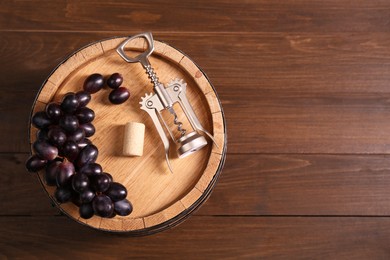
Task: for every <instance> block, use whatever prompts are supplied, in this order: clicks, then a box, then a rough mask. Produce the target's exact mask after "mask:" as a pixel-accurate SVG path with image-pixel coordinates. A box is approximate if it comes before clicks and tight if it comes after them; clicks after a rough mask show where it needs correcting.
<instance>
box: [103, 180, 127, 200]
mask: <svg viewBox="0 0 390 260" xmlns="http://www.w3.org/2000/svg"><path fill="white" fill-rule="evenodd" d="M105 194H106V195H107V196H108V197H110V199H111V200H112V201H113V202H115V201H120V200H123V199H125V198H126V196H127V189H126V187H125V186H123V185H122V184H120V183H118V182H113V183H111V185H110V187H109V188H108V190H107V191H105Z"/></svg>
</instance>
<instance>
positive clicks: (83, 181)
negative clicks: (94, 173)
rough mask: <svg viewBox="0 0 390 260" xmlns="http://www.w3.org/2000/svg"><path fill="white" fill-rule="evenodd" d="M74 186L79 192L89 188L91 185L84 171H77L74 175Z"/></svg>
mask: <svg viewBox="0 0 390 260" xmlns="http://www.w3.org/2000/svg"><path fill="white" fill-rule="evenodd" d="M72 187H73V190H75V191H77V192H79V193H80V192H83V191H85V190H87V189H88V187H89V179H88V176H87V175H85V174H83V173H77V174H76V175H74V176H73V179H72Z"/></svg>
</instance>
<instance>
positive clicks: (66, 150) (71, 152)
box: [61, 141, 79, 162]
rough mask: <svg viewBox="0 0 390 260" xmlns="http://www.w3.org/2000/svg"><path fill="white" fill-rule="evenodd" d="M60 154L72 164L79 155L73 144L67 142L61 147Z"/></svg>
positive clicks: (76, 147) (75, 145)
mask: <svg viewBox="0 0 390 260" xmlns="http://www.w3.org/2000/svg"><path fill="white" fill-rule="evenodd" d="M61 152H62V153H63V155H64V156H65V157H66V158H68V160H69V161H71V162H73V161H74V160H76V158H77V156H78V155H79V148H78V146H77V144H76V143H75V142H73V141H67V142H66V143H65V144H64V146H63V147H62V149H61Z"/></svg>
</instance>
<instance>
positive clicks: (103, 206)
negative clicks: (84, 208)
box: [92, 194, 114, 218]
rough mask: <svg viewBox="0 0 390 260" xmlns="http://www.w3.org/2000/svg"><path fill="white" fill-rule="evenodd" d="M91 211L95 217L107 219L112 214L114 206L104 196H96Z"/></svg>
mask: <svg viewBox="0 0 390 260" xmlns="http://www.w3.org/2000/svg"><path fill="white" fill-rule="evenodd" d="M92 207H93V211H94V212H95V214H96V215H98V216H101V217H104V218H107V217H109V216H111V215H112V214H113V213H114V204H113V203H112V201H111V199H110V198H109V197H108V196H106V195H104V194H100V195H96V196H95V198H94V199H93V201H92Z"/></svg>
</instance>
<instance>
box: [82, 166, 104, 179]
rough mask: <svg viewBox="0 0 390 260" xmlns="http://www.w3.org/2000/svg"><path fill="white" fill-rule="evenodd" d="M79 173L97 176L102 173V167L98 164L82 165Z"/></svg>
mask: <svg viewBox="0 0 390 260" xmlns="http://www.w3.org/2000/svg"><path fill="white" fill-rule="evenodd" d="M79 172H80V173H84V174H86V175H87V176H89V177H90V176H93V175H99V174H101V173H102V172H103V169H102V166H101V165H100V164H98V163H89V164H87V165H84V166H83V167H82V168H81V169H80V171H79Z"/></svg>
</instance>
